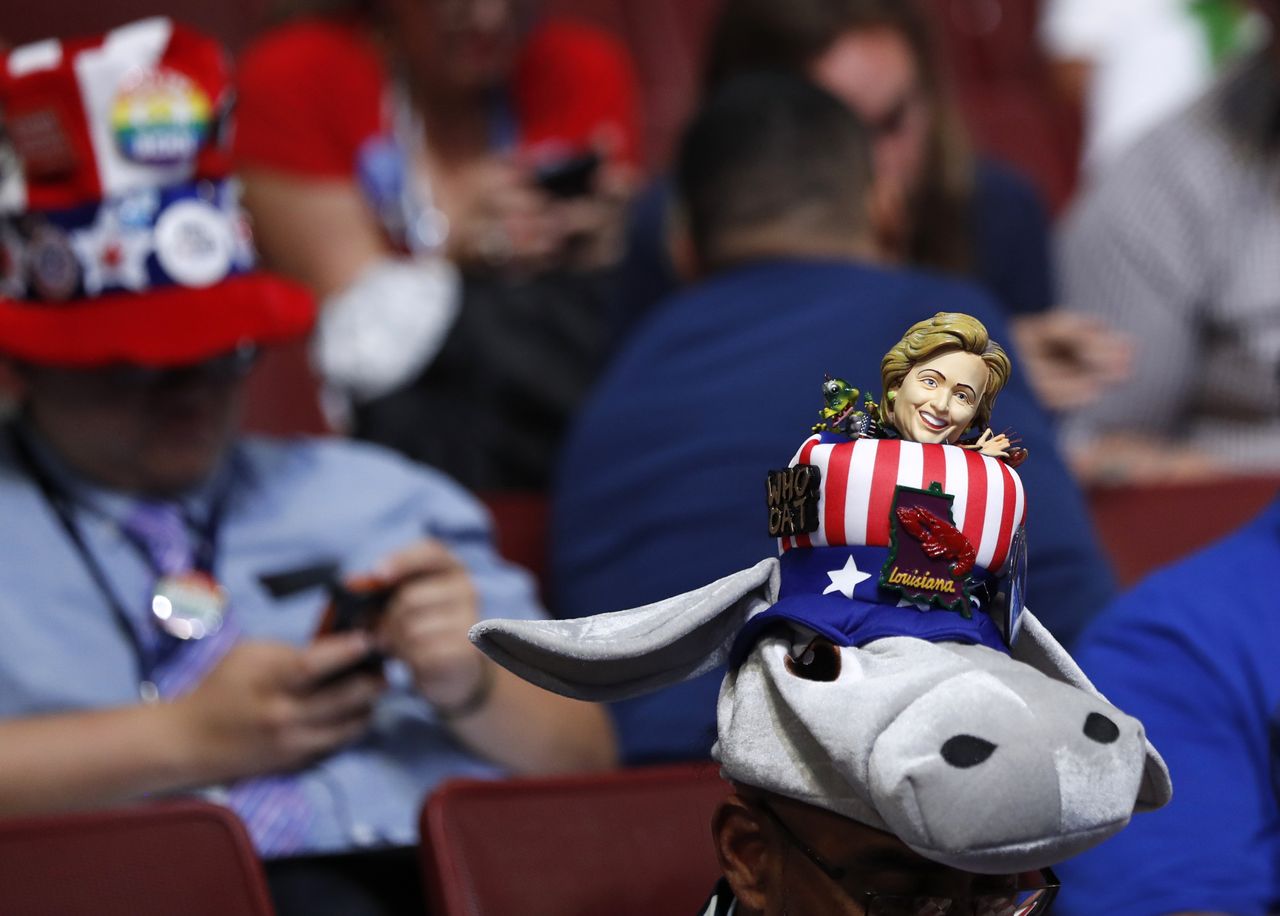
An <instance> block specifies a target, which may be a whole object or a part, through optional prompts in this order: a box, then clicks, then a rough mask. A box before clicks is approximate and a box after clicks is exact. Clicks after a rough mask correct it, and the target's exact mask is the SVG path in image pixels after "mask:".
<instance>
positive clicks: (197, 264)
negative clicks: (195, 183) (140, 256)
mask: <svg viewBox="0 0 1280 916" xmlns="http://www.w3.org/2000/svg"><path fill="white" fill-rule="evenodd" d="M234 256H235V235H234V233H233V231H232V229H231V226H229V225H228V223H227V217H226V215H225V214H224V213H223V212H222V211H221V210H219V209H218V208H217V207H215V206H214V205H213V204H211V203H208V202H206V201H203V200H180V201H178V202H177V203H174V204H171V205H170V206H168V207H167V208H165V210H164V212H163V213H161V214H160V218H159V219H158V220H156V259H157V260H158V261H159V262H160V267H161V268H163V270H164V272H165V273H167V274H168V275H169V276H170V278H172V279H173V280H174V281H176V282H178V283H181V284H182V285H183V286H212V285H213V284H214V283H217V282H218V281H219V280H221V279H222V278H224V277H225V276H226V275H227V273H228V271H230V270H231V263H232V259H233V257H234Z"/></svg>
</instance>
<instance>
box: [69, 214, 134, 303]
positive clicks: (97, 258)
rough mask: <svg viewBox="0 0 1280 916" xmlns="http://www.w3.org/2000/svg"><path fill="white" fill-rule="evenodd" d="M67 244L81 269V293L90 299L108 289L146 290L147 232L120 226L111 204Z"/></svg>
mask: <svg viewBox="0 0 1280 916" xmlns="http://www.w3.org/2000/svg"><path fill="white" fill-rule="evenodd" d="M71 244H72V245H73V246H74V247H75V249H76V254H77V255H79V258H80V263H81V265H83V267H84V287H85V292H86V293H88V294H89V295H90V296H96V295H97V294H99V293H100V292H102V291H103V290H104V289H107V288H108V287H124V288H125V289H131V290H135V291H137V290H143V289H146V287H147V284H148V282H149V277H148V275H147V255H149V254H151V244H152V243H151V233H150V232H148V231H145V230H139V229H134V228H130V227H127V226H124V225H122V224H121V221H120V218H119V214H118V213H117V212H116V207H115V205H113V204H110V203H108V204H105V205H103V207H102V208H101V209H100V210H99V211H98V218H97V219H96V220H94V222H93V225H91V226H88V227H86V228H85V229H82V230H80V231H79V232H73V233H72V235H71Z"/></svg>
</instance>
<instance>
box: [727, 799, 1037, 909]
mask: <svg viewBox="0 0 1280 916" xmlns="http://www.w3.org/2000/svg"><path fill="white" fill-rule="evenodd" d="M711 835H712V840H713V842H714V844H715V852H716V858H717V859H718V861H719V863H720V868H721V871H722V872H723V873H724V884H725V885H726V886H727V891H728V892H729V893H730V894H732V900H734V901H736V905H737V908H736V909H735V910H734V911H733V913H734V916H779V914H787V916H831V914H856V916H863V914H867V916H943V914H947V913H957V914H970V913H973V914H979V913H981V914H991V916H1014V914H1017V916H1031V914H1034V913H1043V912H1046V910H1047V907H1048V905H1049V904H1050V903H1051V902H1052V901H1053V898H1054V896H1055V894H1056V890H1057V880H1056V878H1055V877H1054V875H1053V873H1052V871H1050V870H1049V869H1047V868H1046V869H1040V870H1031V871H1027V872H1021V873H1016V874H997V875H984V874H976V873H974V872H970V871H964V870H962V869H958V868H953V867H950V866H947V865H941V864H939V863H937V862H934V861H931V860H930V859H926V858H925V857H924V856H922V855H920V854H919V853H917V852H915V851H914V850H912V849H911V848H910V847H909V846H907V845H906V844H905V843H903V842H902V841H901V840H899V839H898V838H897V837H895V836H894V835H893V834H891V833H887V832H885V831H883V830H876V829H874V828H872V827H868V826H866V825H865V824H861V823H859V822H858V821H855V820H852V819H851V818H847V817H844V816H842V815H839V814H836V813H834V812H832V811H828V810H826V809H824V808H820V807H817V806H816V805H809V804H805V803H804V802H800V801H797V800H796V799H793V798H788V797H787V796H785V795H779V794H777V793H774V792H768V791H765V790H761V789H756V788H754V787H751V786H746V785H735V786H734V791H733V792H732V793H730V794H729V795H728V797H726V798H725V800H724V801H723V802H721V803H720V805H719V806H718V807H717V809H716V812H715V814H714V816H713V818H712V823H711ZM724 896H725V898H726V899H727V898H728V894H725V895H724Z"/></svg>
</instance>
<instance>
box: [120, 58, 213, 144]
mask: <svg viewBox="0 0 1280 916" xmlns="http://www.w3.org/2000/svg"><path fill="white" fill-rule="evenodd" d="M212 122H213V106H212V105H210V104H209V96H208V95H206V94H205V92H204V90H203V89H201V88H200V87H199V86H197V85H196V84H195V83H194V82H193V81H192V80H191V79H190V78H189V77H187V76H186V75H184V74H182V73H178V72H177V71H175V70H168V69H165V68H160V69H157V70H149V71H145V72H142V73H140V74H139V75H137V76H136V77H134V78H133V79H131V80H128V81H127V82H126V83H125V84H124V85H123V86H122V87H121V88H120V91H119V93H117V94H116V97H115V100H114V101H113V103H112V105H111V130H112V133H113V134H114V135H115V141H116V146H117V147H118V148H119V150H120V153H121V154H122V155H123V156H124V157H125V158H126V159H129V160H132V161H133V162H137V163H140V164H142V165H173V164H175V163H179V162H188V161H190V160H191V159H194V158H195V156H196V154H197V153H199V152H200V147H201V146H202V145H203V144H204V142H205V140H206V139H207V138H208V137H209V133H210V126H211V124H212Z"/></svg>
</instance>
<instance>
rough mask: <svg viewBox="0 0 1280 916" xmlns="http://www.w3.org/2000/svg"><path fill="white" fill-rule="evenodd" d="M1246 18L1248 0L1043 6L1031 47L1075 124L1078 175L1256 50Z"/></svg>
mask: <svg viewBox="0 0 1280 916" xmlns="http://www.w3.org/2000/svg"><path fill="white" fill-rule="evenodd" d="M1248 14H1249V3H1248V0H1129V2H1127V3H1122V4H1116V3H1111V2H1108V0H1049V2H1048V3H1046V4H1045V5H1044V9H1043V11H1042V12H1041V14H1040V15H1041V21H1040V38H1041V42H1042V43H1043V44H1044V46H1045V49H1046V51H1047V52H1048V53H1049V56H1050V58H1051V59H1052V61H1053V75H1054V78H1055V82H1056V83H1057V84H1058V87H1059V88H1060V89H1061V90H1062V92H1063V94H1064V95H1065V96H1066V98H1067V99H1068V101H1069V102H1070V103H1071V104H1072V105H1073V106H1074V107H1075V108H1076V109H1077V110H1079V111H1081V112H1082V113H1083V115H1084V122H1085V142H1084V151H1083V154H1082V159H1083V166H1084V167H1085V169H1086V170H1087V171H1090V172H1097V171H1099V170H1101V169H1105V168H1106V167H1107V166H1108V165H1110V164H1111V163H1114V162H1115V161H1116V159H1117V158H1118V157H1119V156H1120V154H1121V153H1123V152H1124V150H1125V149H1127V148H1128V147H1129V146H1130V145H1132V144H1133V142H1134V141H1135V140H1137V139H1138V138H1140V137H1141V136H1142V135H1143V134H1145V133H1146V132H1147V131H1148V130H1150V129H1151V128H1153V127H1155V126H1156V125H1157V124H1159V123H1160V122H1161V121H1163V120H1164V119H1165V118H1167V117H1169V116H1170V115H1172V114H1173V113H1174V112H1176V111H1177V110H1179V109H1181V108H1183V107H1185V106H1186V105H1188V104H1190V103H1191V102H1192V101H1193V100H1194V99H1195V98H1196V97H1197V96H1198V95H1200V94H1201V93H1202V92H1204V90H1205V89H1207V88H1208V87H1209V84H1210V83H1211V82H1212V81H1213V77H1214V74H1216V73H1217V72H1219V71H1220V70H1221V69H1222V68H1223V67H1224V66H1225V65H1227V64H1228V63H1229V62H1230V61H1232V60H1234V59H1236V58H1237V57H1239V56H1240V55H1241V54H1242V53H1245V52H1247V50H1248V49H1249V48H1250V46H1252V45H1254V44H1256V43H1257V42H1258V41H1259V40H1260V39H1261V35H1260V27H1261V22H1260V21H1259V20H1258V19H1257V18H1256V17H1251V16H1249V15H1248ZM1156 72H1158V73H1159V74H1160V78H1159V79H1152V78H1151V75H1152V73H1156Z"/></svg>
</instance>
